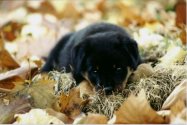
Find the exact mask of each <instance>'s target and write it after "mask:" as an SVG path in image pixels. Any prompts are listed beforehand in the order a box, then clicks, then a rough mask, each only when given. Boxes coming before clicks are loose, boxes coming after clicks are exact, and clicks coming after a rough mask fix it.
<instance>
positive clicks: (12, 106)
mask: <svg viewBox="0 0 187 125" xmlns="http://www.w3.org/2000/svg"><path fill="white" fill-rule="evenodd" d="M30 109H31V106H30V104H29V102H28V97H25V96H24V97H22V96H21V97H15V98H14V97H10V98H1V99H0V124H5V123H6V124H10V123H12V122H13V121H14V115H15V114H16V113H25V112H27V111H29V110H30Z"/></svg>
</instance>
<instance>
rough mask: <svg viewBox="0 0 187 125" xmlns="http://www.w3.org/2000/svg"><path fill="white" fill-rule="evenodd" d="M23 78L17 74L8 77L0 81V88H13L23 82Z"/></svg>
mask: <svg viewBox="0 0 187 125" xmlns="http://www.w3.org/2000/svg"><path fill="white" fill-rule="evenodd" d="M23 82H24V79H23V78H21V77H19V76H13V77H11V78H8V79H4V80H1V81H0V88H3V89H13V88H14V87H15V86H16V85H17V84H23Z"/></svg>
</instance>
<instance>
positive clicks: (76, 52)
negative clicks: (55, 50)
mask: <svg viewBox="0 0 187 125" xmlns="http://www.w3.org/2000/svg"><path fill="white" fill-rule="evenodd" d="M85 51H86V44H85V43H80V44H78V45H77V46H75V47H74V49H73V50H72V56H71V57H72V58H71V62H72V63H71V64H72V70H73V75H74V78H75V80H76V81H77V82H81V80H82V79H83V77H82V71H83V70H84V67H85V65H84V64H83V62H84V60H85V56H86V53H85Z"/></svg>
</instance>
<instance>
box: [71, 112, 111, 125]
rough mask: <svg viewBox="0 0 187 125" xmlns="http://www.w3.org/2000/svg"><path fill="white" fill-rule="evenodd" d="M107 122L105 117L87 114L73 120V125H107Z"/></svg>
mask: <svg viewBox="0 0 187 125" xmlns="http://www.w3.org/2000/svg"><path fill="white" fill-rule="evenodd" d="M107 121H108V120H107V117H106V116H105V115H101V114H92V113H88V115H87V116H82V117H80V118H79V117H78V118H77V119H75V121H74V123H73V124H107Z"/></svg>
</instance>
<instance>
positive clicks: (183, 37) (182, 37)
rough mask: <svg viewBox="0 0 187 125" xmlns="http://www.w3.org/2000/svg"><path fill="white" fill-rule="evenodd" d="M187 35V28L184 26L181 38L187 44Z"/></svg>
mask: <svg viewBox="0 0 187 125" xmlns="http://www.w3.org/2000/svg"><path fill="white" fill-rule="evenodd" d="M186 36H187V33H186V28H182V31H181V33H180V35H179V37H180V39H181V41H182V43H183V45H186V43H187V42H186Z"/></svg>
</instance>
